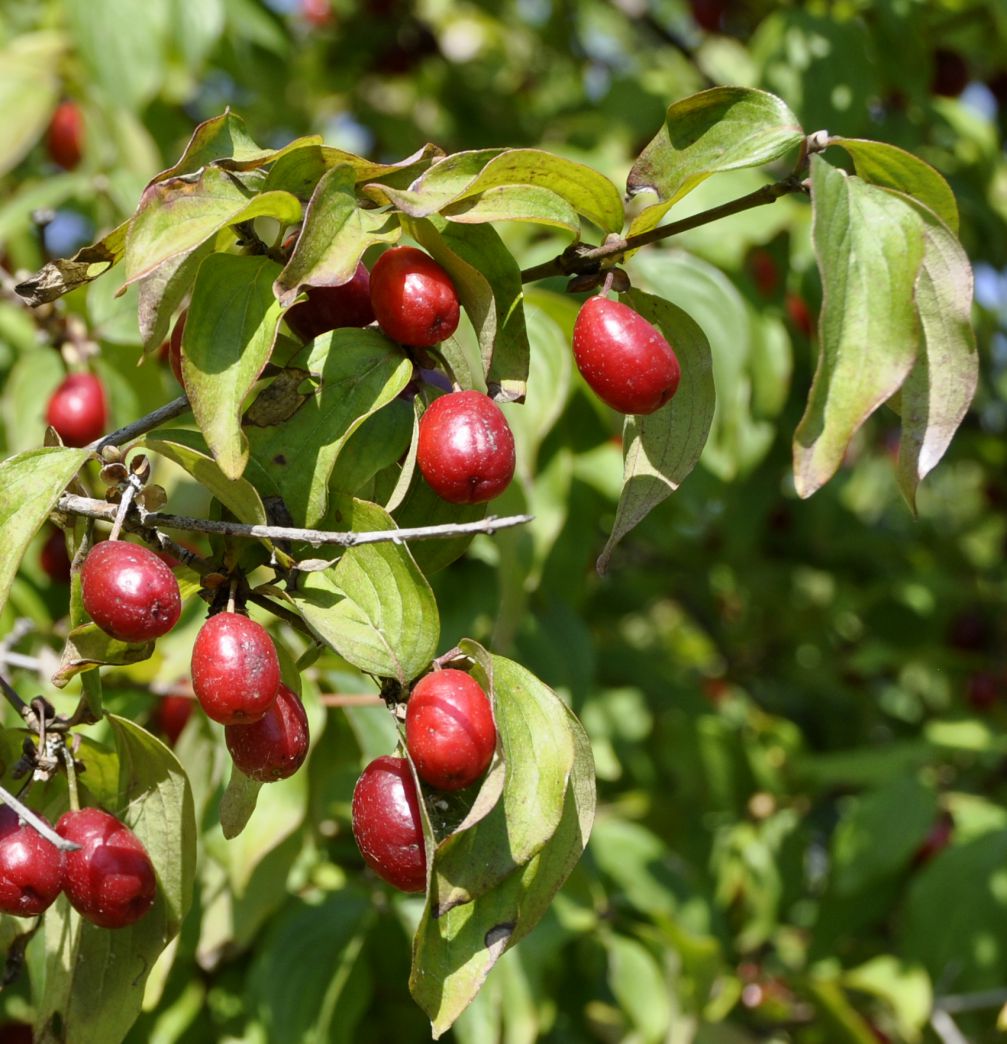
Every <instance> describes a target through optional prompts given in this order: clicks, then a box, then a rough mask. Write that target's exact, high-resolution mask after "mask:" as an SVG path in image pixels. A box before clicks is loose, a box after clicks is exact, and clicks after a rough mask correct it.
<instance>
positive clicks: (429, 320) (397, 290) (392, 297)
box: [371, 246, 460, 348]
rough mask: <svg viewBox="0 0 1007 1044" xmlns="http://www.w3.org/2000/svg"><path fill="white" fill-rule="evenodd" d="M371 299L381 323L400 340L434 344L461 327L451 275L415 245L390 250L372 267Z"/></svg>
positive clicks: (427, 345)
mask: <svg viewBox="0 0 1007 1044" xmlns="http://www.w3.org/2000/svg"><path fill="white" fill-rule="evenodd" d="M371 304H372V306H373V307H374V314H375V315H376V316H377V319H378V324H379V325H380V327H381V329H382V330H384V331H385V333H386V334H388V336H389V337H390V338H391V339H392V340H393V341H398V342H399V343H400V344H408V345H411V346H412V347H414V348H430V347H432V346H433V345H435V344H440V342H441V341H443V340H445V339H446V338H448V337H450V336H451V335H452V334H453V333H454V332H455V330H456V329H457V327H458V317H459V314H460V313H459V310H458V293H457V291H456V290H455V285H454V283H452V282H451V277H450V276H449V275H448V274H447V272H445V271H444V269H443V268H441V266H440V265H439V264H437V262H436V261H435V260H434V259H433V258H432V257H430V255H429V254H424V253H423V251H422V250H417V249H416V247H409V246H401V247H392V248H391V250H386V251H385V252H384V253H383V254H382V255H381V257H379V258H378V260H377V262H376V263H375V265H374V271H372V272H371Z"/></svg>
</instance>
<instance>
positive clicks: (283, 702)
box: [224, 682, 308, 783]
mask: <svg viewBox="0 0 1007 1044" xmlns="http://www.w3.org/2000/svg"><path fill="white" fill-rule="evenodd" d="M224 740H225V742H226V743H227V749H228V750H229V751H230V754H231V757H232V758H233V759H234V763H235V765H237V766H238V768H239V769H241V771H242V772H244V773H245V775H246V776H249V777H251V778H252V779H256V780H258V781H259V782H260V783H274V782H275V781H276V780H278V779H286V778H287V777H288V776H292V775H293V774H294V773H295V772H296V771H297V770H298V769H299V768H300V767H301V765H302V764H303V763H304V759H305V757H307V754H308V716H307V714H305V713H304V705H303V704H302V703H301V701H300V699H299V698H298V696H297V693H296V692H294V691H293V689H288V688H287V686H286V685H284V684H283V683H282V682H281V683H280V688H279V691H278V692H277V694H276V700H275V701H274V702H273V704H272V706H271V707H269V709H268V710H267V711H266V713H265V714H263V715H262V717H261V718H259V720H258V721H254V722H252V724H251V725H228V726H226V727H225V729H224Z"/></svg>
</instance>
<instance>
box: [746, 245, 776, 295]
mask: <svg viewBox="0 0 1007 1044" xmlns="http://www.w3.org/2000/svg"><path fill="white" fill-rule="evenodd" d="M748 268H749V271H750V272H751V273H752V279H753V281H754V282H755V288H756V289H757V290H758V291H759V293H760V295H761V296H762V297H773V296H774V295H775V294H776V291H777V290H778V289H779V286H780V268H779V266H778V265H777V263H776V259H775V258H774V257H773V255H772V254H771V253H770V252H769V251H768V250H767V249H766V248H765V247H756V249H755V250H753V251H752V252H751V253H750V254H749V255H748Z"/></svg>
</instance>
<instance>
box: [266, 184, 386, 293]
mask: <svg viewBox="0 0 1007 1044" xmlns="http://www.w3.org/2000/svg"><path fill="white" fill-rule="evenodd" d="M355 184H356V179H355V171H354V169H353V168H352V167H351V166H349V165H346V164H343V165H341V166H338V167H334V168H333V169H332V170H330V171H328V172H327V173H326V174H325V175H323V177H322V179H321V180H320V181H319V182H318V185H317V187H316V188H315V190H314V192H313V193H312V196H311V201H310V202H309V203H308V207H307V210H306V211H305V213H304V226H303V228H302V229H301V233H300V235H299V236H298V237H297V245H296V246H295V247H294V252H293V254H291V256H290V260H289V261H288V262H287V266H286V268H284V269H283V271H282V272H281V273H280V274H279V276H277V279H276V296H277V297H278V298H279V299H280V302H281V303H282V304H283V305H284V307H286V306H287V305H291V304H293V302H294V300H295V299H296V297H297V295H298V294H299V293H300V292H301V290H302V289H303V288H304V287H306V286H341V285H342V284H343V283H346V282H349V280H350V279H352V278H353V275H354V273H355V272H356V270H357V265H358V264H359V262H360V258H361V256H362V255H363V252H364V251H365V250H366V249H367V248H368V247H369V246H372V245H373V244H375V243H394V242H396V240H398V238H399V236H400V235H401V229H400V228H399V223H398V221H396V220H395V218H394V217H392V216H390V215H388V214H385V213H382V212H377V211H374V210H364V209H362V208H361V207H359V206H358V204H357V197H356V192H355ZM288 223H289V224H292V222H288Z"/></svg>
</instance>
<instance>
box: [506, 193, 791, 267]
mask: <svg viewBox="0 0 1007 1044" xmlns="http://www.w3.org/2000/svg"><path fill="white" fill-rule="evenodd" d="M802 191H804V184H803V182H802V179H801V176H800V175H799V174H796V173H795V174H791V175H790V176H789V177H786V178H784V179H783V180H782V181H776V182H774V183H773V184H771V185H763V186H762V188H758V189H756V190H755V191H754V192H749V193H748V194H747V195H744V196H739V197H738V198H737V199H732V200H731V201H730V202H728V203H722V204H721V205H720V206H719V207H713V208H712V209H710V210H704V211H701V212H700V213H699V214H693V215H692V217H687V218H683V219H682V220H681V221H672V222H671V224H669V225H659V226H658V227H657V228H652V229H650V230H649V231H648V232H641V233H639V234H638V235H635V236H627V237H623V236H612V237H610V238H609V239H608V240H606V242H604V243H602V245H601V246H597V247H591V248H589V249H584V247H583V245H582V244H579V243H575V244H574V245H573V246H572V247H568V248H567V249H566V250H564V251H563V253H562V254H558V255H557V256H556V257H554V258H553V259H552V260H551V261H545V262H543V263H542V264H540V265H535V266H534V267H533V268H526V269H525V270H524V271H523V272H522V273H521V281H522V282H524V283H530V282H532V281H534V280H536V279H546V278H547V277H548V276H555V275H578V274H589V273H591V272H597V271H598V270H599V268H600V267H601V262H602V261H608V260H610V259H612V258H621V257H622V256H623V255H624V254H627V253H629V251H631V250H636V249H638V248H639V247H643V246H648V245H649V244H650V243H657V242H659V241H660V240H662V239H667V238H668V237H669V236H677V235H679V234H680V233H682V232H688V231H689V230H690V229H693V228H699V227H700V225H708V224H710V222H712V221H719V220H720V219H721V218H725V217H730V216H731V215H732V214H740V213H741V212H742V211H743V210H751V209H752V208H753V207H761V206H765V205H766V204H767V203H775V202H776V200H778V199H779V198H780V197H781V196H786V195H790V194H791V193H794V192H802Z"/></svg>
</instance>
